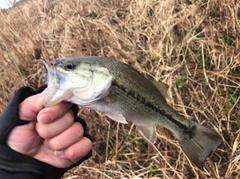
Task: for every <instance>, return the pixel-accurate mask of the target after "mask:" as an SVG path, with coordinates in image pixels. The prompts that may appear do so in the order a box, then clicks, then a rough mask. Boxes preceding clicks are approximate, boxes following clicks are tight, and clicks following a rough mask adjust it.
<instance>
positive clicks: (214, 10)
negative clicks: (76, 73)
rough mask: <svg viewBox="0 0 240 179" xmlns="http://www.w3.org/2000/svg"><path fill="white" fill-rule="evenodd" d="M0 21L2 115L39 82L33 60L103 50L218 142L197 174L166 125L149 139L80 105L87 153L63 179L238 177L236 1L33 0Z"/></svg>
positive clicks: (239, 10)
mask: <svg viewBox="0 0 240 179" xmlns="http://www.w3.org/2000/svg"><path fill="white" fill-rule="evenodd" d="M0 18H1V21H0V59H1V60H0V75H1V78H0V89H1V95H0V111H1V112H2V111H3V110H4V108H5V106H6V104H7V102H8V100H9V99H10V98H11V96H12V95H13V94H14V92H15V91H16V90H17V89H18V88H19V87H21V86H24V85H27V86H31V87H33V88H37V87H39V86H41V85H42V84H44V82H43V80H42V77H41V71H42V69H43V65H42V62H41V61H40V60H36V59H35V57H37V58H39V57H41V56H42V57H44V58H45V59H47V60H52V59H55V58H57V57H70V56H89V55H97V56H106V57H110V58H114V59H116V60H119V61H122V62H125V63H128V64H130V65H132V66H133V67H134V68H136V69H137V70H139V71H140V72H141V73H142V74H144V75H145V76H146V77H147V78H149V79H155V80H161V81H164V82H165V83H167V84H168V85H169V91H168V97H167V100H168V102H169V104H170V105H171V106H172V107H173V108H174V109H176V110H177V111H179V113H181V114H182V115H183V116H185V117H186V118H188V119H193V120H196V121H198V122H200V123H203V124H206V125H208V126H210V127H211V128H213V129H215V130H216V131H217V132H218V133H219V134H220V135H221V136H222V138H223V143H222V145H221V146H220V147H219V148H218V149H216V150H215V151H214V152H213V154H212V155H211V156H210V158H209V159H208V160H207V163H206V165H205V168H204V170H203V171H201V170H199V169H197V168H196V167H195V166H193V165H192V164H191V163H190V161H189V160H188V159H187V157H186V156H185V154H184V153H183V152H182V150H181V149H180V147H179V145H178V143H177V142H176V140H175V138H174V136H173V135H172V134H171V133H170V132H169V131H167V130H166V129H164V128H161V127H160V126H158V128H157V131H158V141H157V143H156V144H155V145H151V144H149V143H147V142H146V141H145V140H144V139H143V138H142V137H141V135H140V134H139V133H138V131H137V130H136V127H135V126H134V125H132V124H128V125H123V124H118V123H116V122H113V121H111V120H109V119H107V118H106V117H105V116H102V115H101V114H99V113H96V112H94V111H90V110H88V109H81V111H80V114H79V115H80V116H81V117H83V118H84V119H85V120H86V122H87V124H88V127H89V128H88V130H89V133H90V134H91V135H92V137H93V157H92V158H91V159H89V160H88V161H86V162H84V163H83V164H82V165H81V166H79V167H76V168H74V169H72V170H71V171H69V172H67V173H66V174H65V176H64V178H67V179H70V178H71V179H72V178H94V179H98V178H106V179H108V178H114V179H120V178H121V179H123V178H134V179H137V178H166V179H167V178H171V179H172V178H199V179H204V178H224V179H225V178H240V144H239V142H240V140H239V135H240V130H239V129H240V58H239V56H240V48H239V39H240V38H239V36H240V35H239V32H240V2H238V1H233V0H232V1H231V0H218V1H217V0H202V1H201V0H186V1H184V0H181V1H180V0H179V1H177V0H155V1H153V0H152V1H151V0H132V1H130V0H123V1H120V0H114V1H107V0H84V1H83V0H72V1H67V0H52V1H50V0H49V1H47V0H46V1H42V0H35V1H23V2H21V3H18V4H16V5H15V7H14V8H12V9H10V10H4V11H0ZM40 52H41V53H40Z"/></svg>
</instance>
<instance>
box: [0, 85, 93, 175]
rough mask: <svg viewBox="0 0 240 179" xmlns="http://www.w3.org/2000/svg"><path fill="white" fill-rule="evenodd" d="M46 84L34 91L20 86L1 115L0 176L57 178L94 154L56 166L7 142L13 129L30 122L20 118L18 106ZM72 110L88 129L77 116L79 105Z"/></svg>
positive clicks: (84, 126)
mask: <svg viewBox="0 0 240 179" xmlns="http://www.w3.org/2000/svg"><path fill="white" fill-rule="evenodd" d="M45 88H46V86H43V87H41V88H39V89H38V90H36V91H34V90H33V89H31V88H29V87H22V88H20V89H19V90H18V91H17V92H16V94H15V95H14V97H13V98H12V99H11V100H10V102H9V103H8V105H7V107H6V109H5V111H4V112H3V114H2V116H1V117H0V178H11V179H14V178H17V179H21V178H22V179H36V178H41V179H42V178H46V179H48V178H49V179H55V178H61V177H62V176H63V174H64V173H65V172H66V171H67V170H69V169H71V168H72V167H74V166H77V165H79V164H81V163H82V162H83V161H84V160H86V159H88V158H89V157H91V155H92V151H90V152H89V153H88V154H87V155H86V156H85V157H83V158H82V159H81V160H79V161H78V162H77V163H75V164H73V165H72V166H70V167H67V168H56V167H54V166H52V165H49V164H46V163H44V162H41V161H39V160H37V159H35V158H32V157H30V156H27V155H23V154H21V153H18V152H16V151H14V150H13V149H11V148H10V147H9V146H8V145H7V144H6V139H7V137H8V135H9V133H10V132H11V130H12V129H13V128H14V127H15V126H18V125H24V124H27V123H29V122H28V121H22V120H20V119H19V114H18V106H19V104H20V103H21V102H22V101H24V100H25V99H26V98H28V97H29V96H32V95H35V94H38V93H41V92H42V91H43V90H44V89H45ZM71 109H72V111H73V113H74V116H75V121H77V122H80V123H81V124H82V126H83V128H84V131H85V130H86V123H85V121H84V120H83V119H80V118H79V117H77V113H78V106H77V105H73V106H72V108H71ZM84 136H85V137H88V138H89V139H90V140H91V137H90V135H89V134H87V133H86V132H85V133H84Z"/></svg>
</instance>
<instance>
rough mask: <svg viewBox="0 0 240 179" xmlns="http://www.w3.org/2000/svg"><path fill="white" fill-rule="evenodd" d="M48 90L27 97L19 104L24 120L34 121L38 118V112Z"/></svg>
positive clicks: (21, 117)
mask: <svg viewBox="0 0 240 179" xmlns="http://www.w3.org/2000/svg"><path fill="white" fill-rule="evenodd" d="M45 94H46V90H44V91H42V92H41V93H39V94H36V95H33V96H30V97H28V98H26V99H25V100H24V101H23V102H21V103H20V105H19V118H20V119H22V120H27V121H32V120H34V119H36V118H37V114H38V113H39V111H40V110H42V109H43V108H44V107H43V101H44V97H45Z"/></svg>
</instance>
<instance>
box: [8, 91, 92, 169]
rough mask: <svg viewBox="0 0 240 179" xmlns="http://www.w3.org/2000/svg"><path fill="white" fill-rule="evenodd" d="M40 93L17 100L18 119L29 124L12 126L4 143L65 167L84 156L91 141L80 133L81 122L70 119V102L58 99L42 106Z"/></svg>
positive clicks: (58, 166) (23, 152)
mask: <svg viewBox="0 0 240 179" xmlns="http://www.w3.org/2000/svg"><path fill="white" fill-rule="evenodd" d="M44 95H45V91H43V92H42V93H40V94H36V95H34V96H30V97H28V98H26V99H25V100H24V101H23V102H22V103H20V105H19V119H21V120H24V121H29V122H30V123H28V124H25V125H20V126H16V127H15V128H14V129H13V130H12V131H11V132H10V134H9V135H8V138H7V144H8V145H9V146H10V147H11V148H12V149H13V150H15V151H17V152H19V153H22V154H24V155H28V156H31V157H33V158H35V159H38V160H40V161H42V162H45V163H48V164H50V165H52V166H54V167H57V168H66V167H69V166H71V165H73V164H74V163H76V162H77V161H78V160H80V159H81V158H82V157H84V156H86V155H87V154H88V153H89V151H90V150H91V148H92V143H91V141H90V139H88V138H87V137H84V136H83V133H84V129H83V126H82V125H81V123H79V122H75V121H74V115H73V112H72V110H71V109H70V108H71V106H72V104H71V103H68V102H61V103H59V104H57V105H55V106H51V107H47V108H43V100H44Z"/></svg>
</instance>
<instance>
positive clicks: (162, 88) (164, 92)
mask: <svg viewBox="0 0 240 179" xmlns="http://www.w3.org/2000/svg"><path fill="white" fill-rule="evenodd" d="M151 82H152V83H153V84H154V86H156V87H157V89H158V90H159V91H160V92H161V93H162V95H163V96H164V97H166V96H167V90H168V88H169V86H168V84H166V83H163V82H161V81H151Z"/></svg>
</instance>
